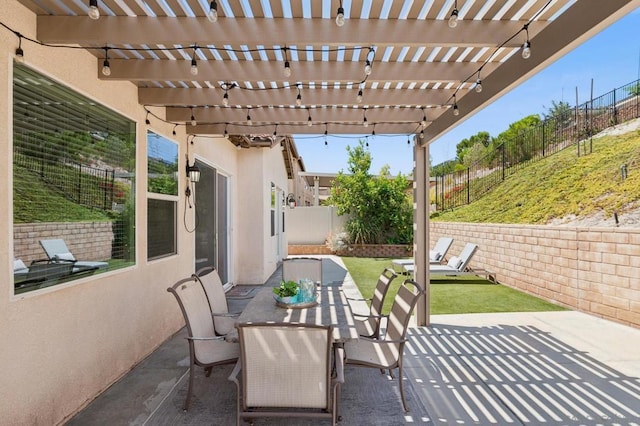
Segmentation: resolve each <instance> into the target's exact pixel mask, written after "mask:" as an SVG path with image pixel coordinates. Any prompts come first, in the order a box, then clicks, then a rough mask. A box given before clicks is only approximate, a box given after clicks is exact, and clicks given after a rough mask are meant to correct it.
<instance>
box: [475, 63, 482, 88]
mask: <svg viewBox="0 0 640 426" xmlns="http://www.w3.org/2000/svg"><path fill="white" fill-rule="evenodd" d="M481 69H482V68H480V70H481ZM480 70H478V78H477V79H476V87H475V89H476V92H477V93H480V92H482V80H481V79H480Z"/></svg>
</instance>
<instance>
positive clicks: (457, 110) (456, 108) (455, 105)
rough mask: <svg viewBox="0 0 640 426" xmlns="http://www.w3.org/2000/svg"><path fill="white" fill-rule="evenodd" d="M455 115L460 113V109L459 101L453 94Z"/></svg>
mask: <svg viewBox="0 0 640 426" xmlns="http://www.w3.org/2000/svg"><path fill="white" fill-rule="evenodd" d="M453 115H456V116H457V115H460V110H459V109H458V101H457V100H456V95H453Z"/></svg>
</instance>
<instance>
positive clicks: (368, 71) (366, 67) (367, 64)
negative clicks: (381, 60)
mask: <svg viewBox="0 0 640 426" xmlns="http://www.w3.org/2000/svg"><path fill="white" fill-rule="evenodd" d="M364 73H365V74H366V75H371V61H369V59H367V62H365V64H364Z"/></svg>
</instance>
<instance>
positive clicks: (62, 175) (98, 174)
mask: <svg viewBox="0 0 640 426" xmlns="http://www.w3.org/2000/svg"><path fill="white" fill-rule="evenodd" d="M13 155H14V159H13V161H14V164H16V165H19V166H22V167H24V168H26V169H28V170H30V171H32V172H34V173H37V174H38V175H39V176H40V178H41V179H42V180H43V181H44V182H46V183H47V185H49V187H50V188H53V189H55V190H57V191H58V192H59V193H60V194H61V195H63V196H64V197H65V198H67V199H68V200H71V201H73V202H75V203H77V204H82V205H84V206H88V207H92V208H97V209H102V210H111V208H112V206H113V202H114V181H115V172H114V170H108V169H100V168H96V167H90V166H87V165H84V164H80V163H77V162H73V161H69V160H62V159H58V160H57V161H49V159H47V158H46V156H44V155H40V156H36V155H28V154H25V153H23V152H21V150H14V154H13Z"/></svg>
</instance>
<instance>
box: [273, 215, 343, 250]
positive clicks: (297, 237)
mask: <svg viewBox="0 0 640 426" xmlns="http://www.w3.org/2000/svg"><path fill="white" fill-rule="evenodd" d="M336 210H337V208H336V207H334V206H318V207H296V208H294V209H290V208H287V209H286V211H285V216H286V220H287V241H288V243H289V244H293V245H304V244H325V242H326V240H327V238H329V236H330V235H332V234H336V233H338V232H341V231H342V230H343V229H344V224H345V222H346V221H347V218H348V216H338V214H337V213H336Z"/></svg>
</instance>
